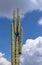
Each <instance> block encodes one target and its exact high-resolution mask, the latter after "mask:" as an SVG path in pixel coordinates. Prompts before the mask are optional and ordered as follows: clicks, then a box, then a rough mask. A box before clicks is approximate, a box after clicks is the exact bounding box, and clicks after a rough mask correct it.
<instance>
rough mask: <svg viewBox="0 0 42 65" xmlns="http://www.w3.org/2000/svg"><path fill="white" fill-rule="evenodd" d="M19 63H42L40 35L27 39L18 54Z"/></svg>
mask: <svg viewBox="0 0 42 65" xmlns="http://www.w3.org/2000/svg"><path fill="white" fill-rule="evenodd" d="M20 62H21V65H37V64H38V65H42V37H41V36H40V37H38V38H36V39H27V41H26V43H25V44H24V45H23V48H22V55H21V56H20Z"/></svg>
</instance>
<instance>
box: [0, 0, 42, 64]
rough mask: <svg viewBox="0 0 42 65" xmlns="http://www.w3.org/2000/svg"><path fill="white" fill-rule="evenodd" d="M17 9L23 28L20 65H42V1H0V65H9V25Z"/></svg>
mask: <svg viewBox="0 0 42 65" xmlns="http://www.w3.org/2000/svg"><path fill="white" fill-rule="evenodd" d="M17 8H20V16H21V20H20V23H21V26H22V27H23V46H22V54H21V56H20V65H37V64H38V65H42V0H0V65H11V23H12V22H13V11H14V10H17Z"/></svg>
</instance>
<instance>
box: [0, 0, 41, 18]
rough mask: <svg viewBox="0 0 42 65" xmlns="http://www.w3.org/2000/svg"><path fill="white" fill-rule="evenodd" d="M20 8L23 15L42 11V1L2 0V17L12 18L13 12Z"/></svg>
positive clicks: (0, 11) (0, 0) (0, 10)
mask: <svg viewBox="0 0 42 65" xmlns="http://www.w3.org/2000/svg"><path fill="white" fill-rule="evenodd" d="M17 8H20V10H21V13H25V12H27V11H32V10H37V9H38V10H42V0H0V16H7V17H10V18H12V16H13V10H15V9H17Z"/></svg>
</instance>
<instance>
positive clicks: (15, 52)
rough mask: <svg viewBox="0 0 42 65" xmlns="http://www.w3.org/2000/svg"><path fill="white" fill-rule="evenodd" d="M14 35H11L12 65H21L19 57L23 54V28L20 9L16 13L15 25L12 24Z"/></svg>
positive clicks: (14, 17)
mask: <svg viewBox="0 0 42 65" xmlns="http://www.w3.org/2000/svg"><path fill="white" fill-rule="evenodd" d="M11 31H12V34H11V36H12V37H11V41H12V43H11V51H12V59H11V61H12V65H19V62H20V61H19V56H20V54H21V53H22V33H23V32H22V28H21V26H20V13H19V8H18V9H17V18H16V11H14V16H13V24H12V30H11Z"/></svg>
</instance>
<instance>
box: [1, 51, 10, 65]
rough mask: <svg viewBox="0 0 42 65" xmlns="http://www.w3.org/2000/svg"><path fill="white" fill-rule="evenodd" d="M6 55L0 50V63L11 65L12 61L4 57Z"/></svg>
mask: <svg viewBox="0 0 42 65" xmlns="http://www.w3.org/2000/svg"><path fill="white" fill-rule="evenodd" d="M4 55H5V54H3V53H1V52H0V65H11V63H10V62H9V61H8V60H7V59H6V58H4Z"/></svg>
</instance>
